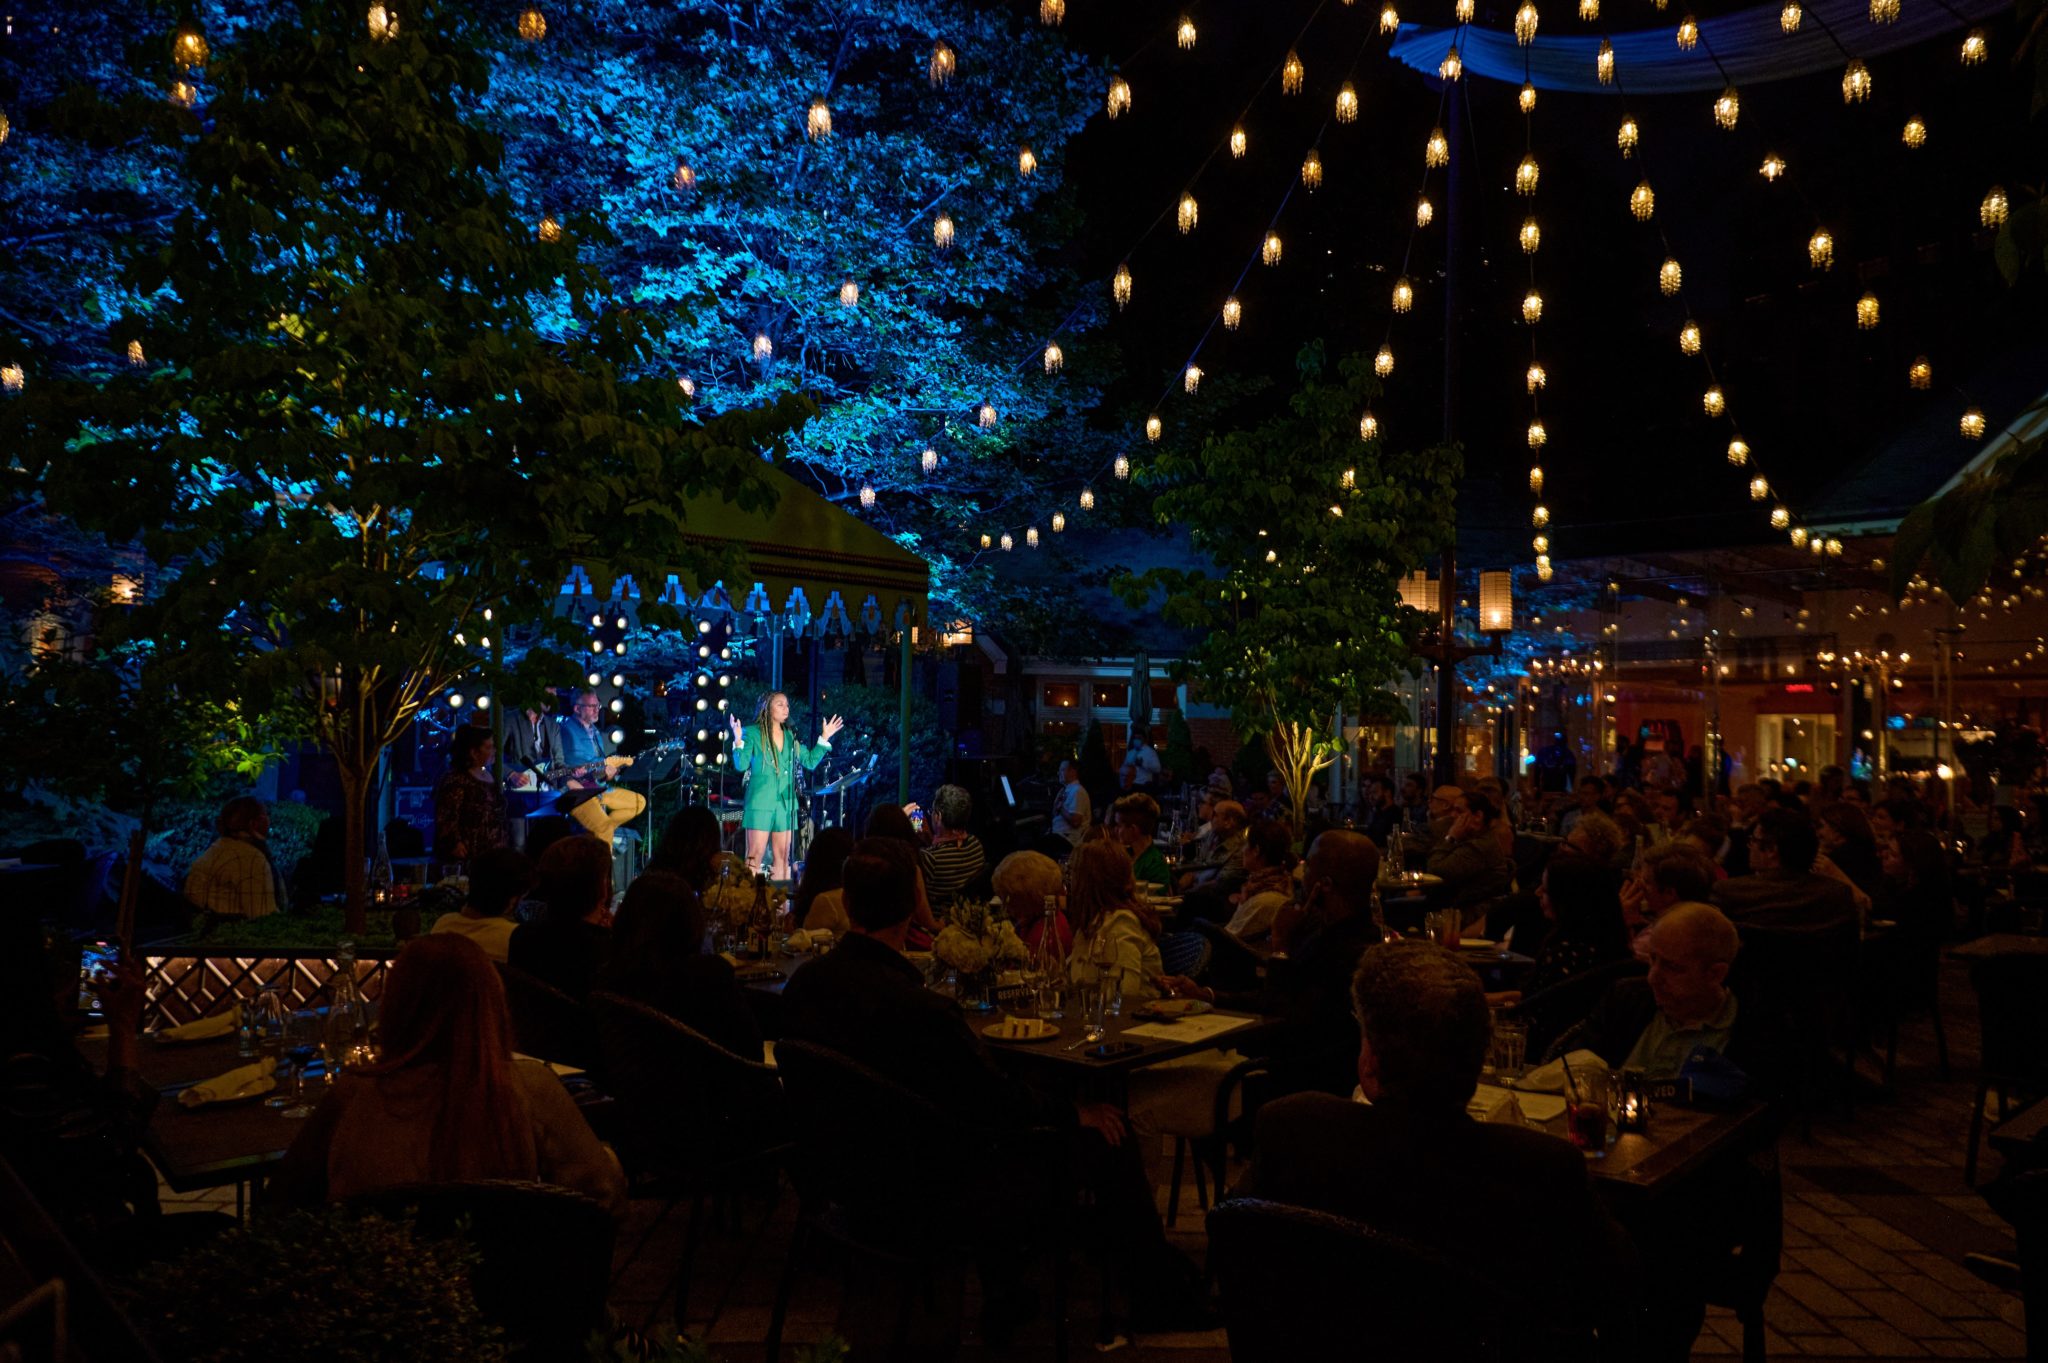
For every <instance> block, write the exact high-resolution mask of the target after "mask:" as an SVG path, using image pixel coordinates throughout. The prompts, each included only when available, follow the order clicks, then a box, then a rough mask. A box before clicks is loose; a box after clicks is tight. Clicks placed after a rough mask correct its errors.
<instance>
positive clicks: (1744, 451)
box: [1728, 436, 1749, 468]
mask: <svg viewBox="0 0 2048 1363" xmlns="http://www.w3.org/2000/svg"><path fill="white" fill-rule="evenodd" d="M1728 462H1729V463H1731V464H1733V465H1734V466H1735V467H1736V468H1741V467H1743V466H1744V465H1745V464H1747V463H1749V442H1748V441H1747V440H1744V439H1743V438H1742V437H1741V436H1737V437H1735V439H1733V440H1731V441H1729V442H1728Z"/></svg>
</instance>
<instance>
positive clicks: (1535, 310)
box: [1515, 0, 1556, 582]
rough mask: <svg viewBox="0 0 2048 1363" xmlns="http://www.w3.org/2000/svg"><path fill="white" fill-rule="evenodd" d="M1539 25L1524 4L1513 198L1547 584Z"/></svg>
mask: <svg viewBox="0 0 2048 1363" xmlns="http://www.w3.org/2000/svg"><path fill="white" fill-rule="evenodd" d="M1536 26H1537V17H1536V7H1535V5H1533V4H1530V3H1527V2H1526V0H1525V3H1524V4H1523V5H1522V7H1521V9H1520V10H1518V11H1516V13H1515V41H1516V42H1518V43H1520V44H1521V46H1522V89H1521V92H1520V93H1519V94H1518V95H1517V96H1516V103H1517V104H1518V105H1519V106H1520V108H1521V110H1522V161H1521V164H1520V165H1518V166H1516V167H1515V193H1517V194H1518V195H1520V196H1521V197H1523V198H1525V199H1527V200H1529V215H1528V217H1527V218H1525V219H1524V220H1523V222H1522V226H1521V228H1520V230H1519V231H1518V232H1517V233H1516V238H1517V240H1518V242H1519V243H1520V245H1521V248H1522V256H1523V258H1524V259H1525V260H1527V261H1528V265H1529V291H1528V292H1527V293H1525V294H1524V295H1522V324H1523V325H1524V326H1525V327H1527V328H1528V331H1529V368H1528V370H1527V372H1526V373H1524V375H1523V377H1522V383H1523V387H1524V388H1525V389H1527V391H1528V395H1529V432H1528V444H1529V495H1530V496H1531V497H1532V498H1534V499H1535V500H1534V503H1533V505H1532V506H1531V507H1530V509H1529V523H1530V526H1531V528H1532V529H1533V530H1534V532H1535V533H1534V535H1533V536H1532V537H1531V539H1530V541H1529V547H1530V549H1531V550H1532V551H1533V552H1534V553H1535V555H1536V578H1537V580H1538V581H1540V582H1548V581H1550V579H1551V578H1552V576H1554V575H1555V572H1556V570H1555V569H1554V568H1552V567H1551V562H1550V507H1549V505H1548V504H1547V503H1546V501H1545V500H1544V495H1543V461H1544V459H1545V457H1546V456H1545V455H1544V447H1545V446H1546V445H1547V444H1549V441H1550V432H1549V429H1548V428H1547V427H1546V426H1545V425H1544V424H1543V408H1542V393H1543V390H1544V389H1545V388H1547V387H1549V385H1550V375H1549V373H1548V371H1546V370H1545V369H1544V367H1543V357H1542V354H1541V353H1540V351H1539V350H1538V347H1537V337H1538V335H1539V333H1538V331H1537V326H1538V324H1539V323H1541V321H1542V320H1543V294H1542V291H1541V290H1539V289H1538V288H1537V284H1536V252H1537V249H1538V248H1539V247H1540V246H1541V244H1542V241H1543V229H1542V227H1541V226H1540V225H1539V224H1538V223H1537V221H1536V211H1535V210H1536V190H1537V186H1538V184H1539V183H1540V181H1541V173H1540V171H1539V170H1538V168H1537V164H1536V85H1535V83H1534V82H1533V81H1531V80H1530V79H1529V47H1530V44H1532V43H1533V42H1534V41H1535V39H1536Z"/></svg>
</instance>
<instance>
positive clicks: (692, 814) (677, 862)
mask: <svg viewBox="0 0 2048 1363" xmlns="http://www.w3.org/2000/svg"><path fill="white" fill-rule="evenodd" d="M724 842H725V834H724V831H723V830H722V829H720V828H719V826H718V815H717V814H716V813H714V812H713V811H712V810H711V808H710V807H709V806H708V805H684V806H683V807H682V808H681V809H679V810H677V811H676V812H675V816H674V817H673V818H671V819H670V820H669V821H668V827H666V828H664V829H662V830H661V838H660V840H659V841H657V842H656V843H655V844H654V855H653V856H650V857H649V858H647V869H648V870H650V871H671V872H673V873H675V874H676V875H679V876H681V877H682V878H683V879H684V880H687V881H689V882H690V888H691V889H693V890H695V891H696V892H697V893H698V894H702V893H704V888H705V887H706V886H707V885H709V884H710V883H711V880H712V877H713V876H714V875H715V874H716V867H717V865H718V854H719V852H720V850H722V848H723V845H724Z"/></svg>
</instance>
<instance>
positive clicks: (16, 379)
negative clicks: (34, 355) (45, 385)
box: [0, 364, 28, 397]
mask: <svg viewBox="0 0 2048 1363" xmlns="http://www.w3.org/2000/svg"><path fill="white" fill-rule="evenodd" d="M27 383H28V376H27V375H26V374H25V373H23V372H22V368H21V366H20V365H18V364H0V392H4V393H6V394H7V395H8V396H10V397H12V396H13V395H15V394H17V393H19V392H20V391H21V390H22V389H23V388H24V387H25V386H26V385H27Z"/></svg>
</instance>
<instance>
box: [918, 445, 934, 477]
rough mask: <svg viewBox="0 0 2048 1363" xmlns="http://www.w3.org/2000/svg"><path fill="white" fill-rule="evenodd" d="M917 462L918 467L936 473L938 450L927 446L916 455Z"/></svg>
mask: <svg viewBox="0 0 2048 1363" xmlns="http://www.w3.org/2000/svg"><path fill="white" fill-rule="evenodd" d="M917 462H918V465H919V467H921V468H923V469H924V471H925V472H926V473H937V472H938V471H939V452H938V451H937V450H935V449H932V448H931V447H929V446H927V447H926V448H925V451H924V453H923V454H920V455H919V456H918V457H917Z"/></svg>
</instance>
